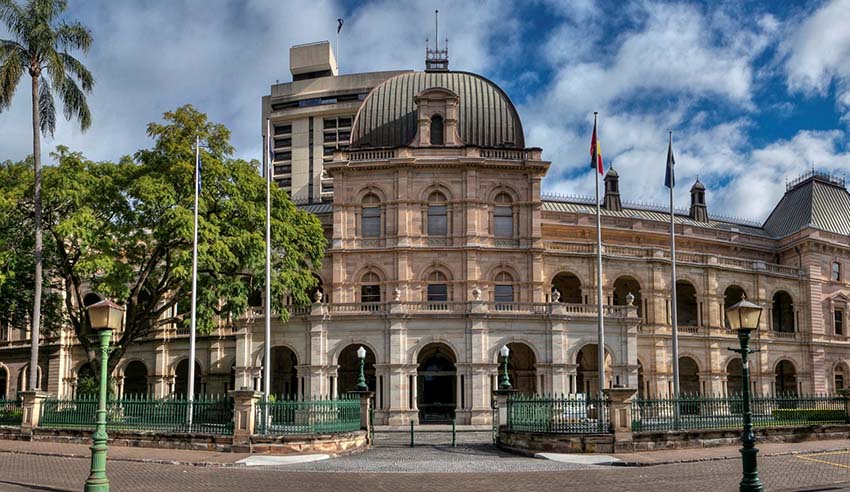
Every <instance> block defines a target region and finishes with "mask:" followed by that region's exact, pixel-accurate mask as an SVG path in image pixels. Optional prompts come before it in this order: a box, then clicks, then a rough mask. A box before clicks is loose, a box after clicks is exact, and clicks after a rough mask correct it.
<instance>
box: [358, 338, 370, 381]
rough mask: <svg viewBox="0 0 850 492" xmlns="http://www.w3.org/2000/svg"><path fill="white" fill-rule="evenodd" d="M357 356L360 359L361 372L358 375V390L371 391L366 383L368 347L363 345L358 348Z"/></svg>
mask: <svg viewBox="0 0 850 492" xmlns="http://www.w3.org/2000/svg"><path fill="white" fill-rule="evenodd" d="M357 358H358V359H360V374H359V375H358V376H357V391H369V386H368V385H367V384H366V374H365V372H364V370H365V368H366V349H365V348H363V346H362V345H361V346H360V348H359V349H357Z"/></svg>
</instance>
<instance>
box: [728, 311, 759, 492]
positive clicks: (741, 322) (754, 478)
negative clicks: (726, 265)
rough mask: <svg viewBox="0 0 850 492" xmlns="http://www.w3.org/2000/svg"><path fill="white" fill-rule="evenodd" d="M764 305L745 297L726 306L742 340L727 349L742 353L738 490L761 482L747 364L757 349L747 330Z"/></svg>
mask: <svg viewBox="0 0 850 492" xmlns="http://www.w3.org/2000/svg"><path fill="white" fill-rule="evenodd" d="M763 309H764V308H762V307H761V306H759V305H757V304H753V303H752V302H749V301H748V300H747V299H746V297H742V298H741V302H739V303H738V304H735V305H734V306H732V307H730V308H729V309H727V310H726V318H727V319H728V320H729V325H730V326H731V327H732V329H733V330H735V331H736V332H738V341H740V342H741V348H740V349H731V348H730V349H729V350H731V351H733V352H737V353H739V354H741V368H742V369H741V372H742V373H743V374H742V377H743V391H742V393H743V395H742V396H743V400H744V401H743V404H744V408H743V410H744V433H743V434H741V461H742V465H743V469H744V475H743V478H742V479H741V484H740V489H739V490H740V491H741V492H756V491H757V492H761V491H763V490H764V484H763V483H762V482H761V479H759V472H758V464H757V463H756V455H757V454H758V449H756V446H755V444H756V436H755V434H754V433H753V413H752V411H750V365H749V355H750V354H751V353H753V352H756V350H752V349H750V347H749V345H750V334H751V333H752V332H753V331H755V330H758V327H759V322H760V321H761V314H762V311H763Z"/></svg>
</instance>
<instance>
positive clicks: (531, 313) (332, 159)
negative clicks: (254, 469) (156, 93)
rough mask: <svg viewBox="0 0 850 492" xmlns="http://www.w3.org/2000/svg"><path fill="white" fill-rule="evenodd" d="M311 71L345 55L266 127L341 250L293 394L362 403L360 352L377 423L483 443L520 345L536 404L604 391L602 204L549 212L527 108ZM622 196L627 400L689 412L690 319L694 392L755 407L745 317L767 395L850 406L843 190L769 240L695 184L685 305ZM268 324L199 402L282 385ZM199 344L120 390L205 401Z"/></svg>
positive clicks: (151, 363)
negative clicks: (463, 432)
mask: <svg viewBox="0 0 850 492" xmlns="http://www.w3.org/2000/svg"><path fill="white" fill-rule="evenodd" d="M316 46H319V47H318V48H316ZM302 49H303V48H302ZM306 49H310V50H316V52H317V53H318V52H321V53H324V55H322V54H321V53H318V54H316V53H314V54H311V55H310V56H315V59H312V58H310V57H309V56H307V55H306V54H304V56H303V57H302V58H299V56H300V55H299V56H294V57H293V60H295V61H297V60H299V59H300V60H301V61H300V62H298V63H301V65H298V64H297V63H296V65H293V66H294V67H296V68H295V69H293V76H294V79H295V80H294V81H293V82H291V83H288V84H278V85H275V86H273V87H272V91H271V94H270V95H269V96H266V97H264V98H263V107H264V112H263V115H264V118H265V117H268V118H270V119H271V123H272V128H273V132H274V135H273V138H274V140H275V142H276V145H275V147H277V149H276V152H275V156H276V159H277V158H279V159H280V160H279V161H278V160H276V161H275V163H274V165H275V168H276V170H275V178H276V179H280V180H282V181H281V183H280V185H281V186H285V187H288V188H289V189H290V190H291V192H292V194H293V196H295V197H303V196H304V195H305V194H306V195H307V198H306V203H305V204H304V205H302V206H303V207H305V208H306V209H307V210H309V211H311V212H312V213H315V214H316V215H317V216H318V217H320V219H321V220H322V222H323V224H324V226H325V233H326V237H327V239H328V241H329V248H328V252H327V257H326V259H325V261H324V264H323V268H322V271H320V272H316V275H317V277H318V278H319V279H320V287H319V289H317V290H318V291H319V292H320V293H321V294H320V295H316V296H315V299H316V300H317V302H315V303H314V304H313V305H311V306H303V307H293V308H292V309H291V312H292V317H291V319H290V320H289V321H288V322H286V323H283V322H280V321H279V320H277V319H273V326H272V332H273V334H272V337H273V340H272V342H271V343H272V347H273V348H272V361H271V364H272V368H271V371H272V392H273V393H275V394H279V395H298V396H307V395H328V394H332V395H333V394H339V393H342V392H345V391H349V390H351V389H353V387H354V384H355V381H356V368H357V358H356V355H355V351H356V349H357V348H358V347H360V346H361V345H362V346H363V347H365V348H366V349H367V358H366V361H367V376H368V382H369V385H370V387H371V388H372V389H374V391H375V392H376V402H375V405H376V408H377V412H376V421H377V423H391V424H404V423H406V422H408V421H410V420H416V421H421V422H426V421H440V420H445V419H448V418H451V417H456V418H457V420H458V422H459V423H475V424H485V423H489V422H490V419H491V415H492V414H491V411H490V391H491V390H492V389H493V388H495V386H496V374H497V369H498V362H499V358H498V351H499V349H500V348H501V347H502V346H503V345H505V344H506V345H508V347H509V348H510V349H511V357H510V362H511V366H510V372H511V377H512V380H513V382H514V385H515V386H516V387H517V388H518V389H520V390H522V391H528V392H535V391H536V392H547V393H551V392H556V393H579V392H589V391H595V389H596V388H597V385H598V380H597V362H596V361H597V350H598V347H597V345H596V342H597V339H596V330H597V327H596V315H597V311H596V302H595V295H596V278H597V277H596V271H595V268H596V266H595V265H596V261H595V255H596V252H595V240H594V239H595V206H594V204H593V200H592V199H583V198H574V197H572V198H559V197H547V196H545V195H543V194H542V193H541V182H542V180H543V179H544V178H545V176H546V173H547V171H548V169H549V166H550V163H549V162H548V161H546V160H543V153H542V151H541V149H538V148H528V147H526V143H525V136H524V133H523V125H522V122H521V120H520V118H519V116H518V114H517V111H516V109H515V108H514V105H513V104H512V102H511V100H510V98H509V97H508V95H507V94H506V93H505V92H504V91H503V90H502V89H501V88H499V87H498V86H496V85H495V84H493V83H492V82H491V81H489V80H487V79H485V78H484V77H481V76H479V75H476V74H472V73H466V72H457V71H449V70H447V65H448V63H447V59H446V58H445V57H446V56H447V54H446V53H445V52H433V51H431V52H429V54H428V62H427V64H426V66H427V69H426V70H425V71H403V72H383V73H375V74H354V75H343V76H340V75H338V74H337V73H336V72H335V69H334V68H333V67H334V63H333V61H332V58H330V56H331V54H330V51H329V48H328V47H327V46H326V45H310V46H308V47H307V48H306ZM296 51H297V49H296ZM302 54H303V53H302ZM322 56H324V58H323V57H322ZM305 60H306V61H305ZM295 61H293V63H295ZM304 67H306V68H304ZM310 67H313V68H310ZM342 95H345V96H346V97H345V98H344V97H340V96H342ZM352 95H354V96H352ZM334 97H336V99H334ZM316 100H318V101H319V102H318V103H315V104H314V102H315V101H316ZM305 101H311V102H305ZM324 101H329V102H327V103H325V102H324ZM263 126H264V128H265V120H263ZM287 130H288V131H289V133H285V131H287ZM287 135H288V136H287ZM330 135H332V137H331V136H330ZM287 138H289V139H290V140H289V141H288V142H286V139H287ZM277 140H281V142H280V143H281V145H277ZM325 144H327V145H325ZM287 148H288V149H289V151H290V152H291V153H290V154H289V155H290V157H289V160H288V161H286V160H285V159H284V157H283V156H285V155H287V154H285V153H284V151H285V150H286V149H287ZM278 166H288V167H287V168H286V169H284V168H281V169H279V170H278V169H277V168H278ZM287 177H288V178H287ZM285 179H290V181H289V182H284V181H283V180H285ZM618 180H619V176H618V174H617V172H616V171H614V170H613V169H612V170H610V171H609V172H608V174H607V176H606V177H605V198H604V209H603V212H602V225H603V243H604V247H603V248H604V250H603V285H602V288H603V291H604V296H605V299H606V305H605V307H604V316H605V326H606V344H605V345H606V346H605V352H606V354H607V355H606V366H607V367H606V371H605V375H606V381H605V382H604V384H605V386H615V385H622V386H631V387H637V388H638V389H639V391H640V393H641V394H642V395H659V394H660V395H667V394H669V392H670V391H671V387H672V363H671V358H672V355H671V326H670V318H671V311H672V309H677V313H678V320H679V333H680V335H679V337H680V339H679V347H680V360H679V367H680V372H681V388H682V391H684V392H692V393H697V392H699V393H726V392H736V391H740V389H741V378H740V373H741V362H740V357H739V356H738V355H737V354H734V353H732V352H730V351H728V350H727V347H734V346H736V345H737V340H736V337H735V336H734V334H733V333H732V332H731V331H730V330H729V329H728V328H727V327H726V321H725V319H724V308H725V307H728V306H730V305H732V304H734V303H736V302H737V301H739V300H740V299H741V297H742V295H746V297H747V299H749V300H750V301H753V302H756V303H758V304H762V305H764V306H765V308H766V309H765V314H764V316H763V318H762V326H761V327H760V330H759V331H758V332H757V333H756V334H755V335H754V336H755V339H754V341H753V345H754V348H757V349H760V350H761V351H760V352H758V353H757V354H754V356H753V358H752V359H753V363H752V364H753V365H752V384H753V389H754V390H755V391H757V392H761V393H773V392H806V393H809V392H826V391H830V392H831V391H834V390H836V389H839V388H842V387H844V386H845V385H846V384H847V378H848V377H850V372H848V371H850V367H848V363H850V339H848V337H847V332H848V323H850V306H848V304H850V283H848V278H847V276H846V269H847V268H850V194H848V192H847V189H846V187H845V183H844V180H843V179H842V178H836V177H833V176H828V175H825V174H821V173H818V172H811V173H809V174H806V175H804V176H801V177H800V178H799V179H797V180H795V181H793V182H790V183H788V185H787V191H786V193H785V195H784V197H783V198H782V199H781V201H780V202H779V203H778V204H777V205H776V207H775V209H774V211H773V213H772V214H771V215H770V217H769V218H768V219H767V220H766V221H765V222H764V223H763V224H755V223H750V222H747V221H741V220H735V219H726V218H722V217H717V216H714V215H712V214H711V213H710V202H709V200H708V198H710V197H707V196H706V190H705V187H704V186H703V185H702V183H700V182H699V181H697V182H696V183H694V185H693V187H692V188H691V189H690V194H691V207H690V210H687V211H683V212H682V213H679V214H677V215H676V217H675V221H676V228H677V250H678V253H677V271H678V279H677V281H676V283H675V285H671V283H670V267H671V264H670V253H669V249H668V246H669V214H668V213H665V211H664V208H663V207H660V208H656V207H653V206H646V205H641V206H634V205H630V204H628V203H626V202H623V201H622V200H621V199H620V189H619V181H618ZM328 185H330V186H328ZM331 187H332V193H331V190H330V188H331ZM674 288H675V289H676V292H677V297H678V305H677V306H671V292H672V290H673V289H674ZM96 299H97V298H96V296H94V297H92V298H91V300H96ZM262 313H263V310H262V307H259V306H258V307H256V308H253V309H251V310H250V311H249V312H248V313H246V315H245V316H244V317H243V318H242V319H240V320H238V322H237V323H236V324H235V326H233V327H223V328H222V329H221V330H220V331H219V332H217V333H215V334H213V335H210V336H205V337H200V338H199V340H198V357H197V361H196V364H197V370H196V375H197V376H196V377H197V378H198V382H197V384H196V385H195V387H196V388H199V391H203V392H207V393H221V392H223V391H226V390H229V389H233V388H234V387H242V386H249V387H255V388H260V387H261V383H262V381H261V378H262V365H263V343H264V340H263V322H262V316H263V315H262ZM26 338H27V333H26V332H25V331H20V330H15V329H11V328H9V327H4V331H3V333H2V341H0V384H2V386H0V395H2V394H6V395H7V396H9V397H11V396H14V394H15V393H16V392H17V391H19V390H20V389H21V388H22V385H23V384H24V383H25V378H26V374H25V371H24V370H25V366H26V363H27V361H28V354H29V349H28V341H27V340H26ZM187 340H188V334H187V333H186V332H185V331H181V330H177V329H168V330H164V331H163V332H162V333H160V334H158V335H156V336H155V337H152V338H151V339H150V340H148V341H145V342H143V343H140V344H138V345H137V346H135V347H131V348H130V349H129V350H128V351H127V354H126V357H125V360H124V361H122V363H121V364H120V365H119V367H118V369H117V371H118V374H117V376H118V380H119V384H120V391H122V392H123V393H148V394H150V395H153V396H157V397H163V396H166V395H168V394H171V393H175V392H177V393H180V392H182V391H185V388H186V377H187V376H186V374H187V372H188V371H187V368H188V360H187V358H186V357H187V346H188V341H187ZM43 354H44V355H43V366H42V371H43V374H44V376H43V379H44V383H43V386H44V387H46V388H47V389H48V391H50V392H51V393H54V394H60V395H70V394H73V392H74V385H75V382H76V380H77V378H78V376H79V368H80V367H81V366H82V365H83V364H84V362H85V360H86V359H85V356H84V354H83V353H82V351H81V349H80V348H79V347H78V346H77V344H76V343H75V342H74V339H73V335H72V334H71V333H70V332H69V333H63V334H61V336H60V337H59V338H58V339H57V340H54V341H51V342H50V343H49V344H48V345H47V346H46V347H45V349H44V350H43ZM4 373H5V377H4Z"/></svg>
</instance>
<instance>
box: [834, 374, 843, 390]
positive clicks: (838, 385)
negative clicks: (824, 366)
mask: <svg viewBox="0 0 850 492" xmlns="http://www.w3.org/2000/svg"><path fill="white" fill-rule="evenodd" d="M842 389H844V375H842V374H836V375H835V390H836V391H838V390H842Z"/></svg>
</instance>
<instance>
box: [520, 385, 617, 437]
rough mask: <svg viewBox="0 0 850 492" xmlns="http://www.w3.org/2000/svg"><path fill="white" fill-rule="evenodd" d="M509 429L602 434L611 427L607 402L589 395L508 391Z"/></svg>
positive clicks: (553, 432)
mask: <svg viewBox="0 0 850 492" xmlns="http://www.w3.org/2000/svg"><path fill="white" fill-rule="evenodd" d="M507 427H508V430H510V431H514V432H544V433H552V434H601V433H608V432H610V430H611V421H610V419H609V412H608V402H607V401H606V400H604V399H599V398H596V397H594V396H592V395H584V394H569V395H561V396H557V395H523V394H518V395H511V396H510V397H509V398H508V424H507Z"/></svg>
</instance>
